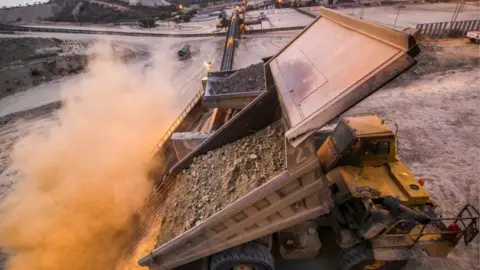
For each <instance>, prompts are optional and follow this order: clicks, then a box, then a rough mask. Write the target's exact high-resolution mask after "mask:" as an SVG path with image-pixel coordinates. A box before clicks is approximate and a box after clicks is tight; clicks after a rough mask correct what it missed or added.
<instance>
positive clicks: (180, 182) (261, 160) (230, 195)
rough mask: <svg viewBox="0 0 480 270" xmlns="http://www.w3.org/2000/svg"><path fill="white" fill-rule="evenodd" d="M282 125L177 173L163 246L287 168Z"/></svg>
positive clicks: (167, 208) (165, 214) (162, 235)
mask: <svg viewBox="0 0 480 270" xmlns="http://www.w3.org/2000/svg"><path fill="white" fill-rule="evenodd" d="M284 132H285V131H284V128H283V125H282V124H281V122H280V121H278V122H275V123H273V124H272V125H270V126H268V127H266V128H265V129H263V130H261V131H259V132H257V133H255V134H252V135H250V136H247V137H245V138H242V139H240V140H238V141H235V142H233V143H230V144H227V145H225V146H223V147H222V148H219V149H216V150H213V151H210V152H208V153H207V154H205V155H203V156H199V157H197V158H196V159H195V160H194V162H193V163H192V165H191V166H190V168H189V169H187V170H185V171H183V172H182V173H180V174H179V175H177V177H176V179H175V181H176V182H175V186H174V188H173V190H172V191H171V192H169V194H168V198H167V199H166V201H165V204H164V211H163V217H164V219H163V220H164V224H163V225H162V232H161V233H160V235H159V239H158V245H160V244H163V243H165V242H167V241H169V240H171V239H173V238H174V237H176V236H178V235H180V234H181V233H183V232H185V231H186V230H188V229H190V228H192V227H193V226H195V225H197V224H199V223H200V222H201V221H203V220H205V219H207V218H208V217H210V216H212V215H213V214H215V213H216V212H218V211H220V210H222V209H223V208H225V207H226V206H228V205H229V204H231V203H233V202H234V201H236V200H237V199H238V198H240V197H242V196H244V195H245V194H247V193H249V192H250V191H252V190H253V189H255V188H256V187H259V186H260V185H262V184H264V183H265V182H266V181H267V180H268V179H269V178H270V177H272V176H273V175H275V174H277V173H280V172H282V171H284V170H285V169H286V164H285V156H284Z"/></svg>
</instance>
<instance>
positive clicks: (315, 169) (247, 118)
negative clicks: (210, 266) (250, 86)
mask: <svg viewBox="0 0 480 270" xmlns="http://www.w3.org/2000/svg"><path fill="white" fill-rule="evenodd" d="M416 50H418V48H417V46H416V44H415V40H414V39H413V38H412V37H411V36H409V35H407V34H405V33H402V32H398V31H394V30H391V29H387V28H383V27H380V26H377V25H372V24H369V23H366V22H363V21H359V20H355V19H351V18H348V17H345V16H343V15H340V14H338V13H336V12H333V11H330V10H327V9H322V16H320V17H319V18H317V19H316V20H315V21H314V22H313V23H312V24H311V25H310V26H309V27H307V28H306V29H305V30H304V31H303V32H302V33H301V34H300V35H299V36H298V37H297V38H296V39H295V40H293V41H292V42H291V43H290V44H289V45H287V46H286V47H285V48H284V49H283V50H282V51H280V52H279V53H278V54H277V55H276V56H274V57H272V58H271V59H270V60H269V62H267V63H266V65H265V70H266V74H265V75H266V83H267V85H266V88H265V89H267V90H266V91H264V92H263V93H262V94H260V95H259V96H258V97H257V98H256V99H255V100H253V101H252V102H251V103H250V104H249V105H248V106H246V107H245V108H244V109H243V110H242V111H241V112H240V113H238V114H237V115H235V116H234V117H233V118H232V119H231V120H230V121H229V122H228V123H227V124H225V125H224V126H223V127H222V128H220V129H219V130H218V131H217V132H216V133H215V134H213V135H212V136H211V137H210V138H208V139H207V140H206V141H205V142H203V143H202V144H201V145H200V146H199V147H198V148H197V149H196V150H194V151H193V152H192V153H190V154H189V155H187V156H186V157H185V158H184V159H183V160H181V161H180V162H179V163H178V164H177V165H175V166H174V167H173V168H172V169H171V170H170V173H171V175H175V174H176V173H178V172H179V171H180V170H182V169H185V168H187V167H188V166H189V164H191V163H192V161H193V158H194V157H195V156H198V155H201V154H204V153H206V152H208V151H210V150H213V149H215V148H219V147H222V145H224V144H227V143H229V142H232V141H234V140H236V139H238V138H240V137H242V136H245V135H247V134H248V132H251V130H259V129H260V128H262V127H264V126H266V125H268V124H269V123H271V122H272V121H273V120H274V119H275V117H276V115H277V114H276V113H275V112H273V111H276V110H278V111H280V113H281V115H282V117H283V119H284V123H285V125H286V129H287V130H288V131H287V133H286V139H285V143H286V147H285V149H286V150H285V152H286V153H285V158H286V160H287V170H286V171H284V172H282V173H280V174H278V175H276V176H274V177H272V178H270V179H269V180H268V181H267V182H266V183H264V184H263V185H261V186H260V187H258V188H256V189H254V190H252V191H251V192H250V193H248V194H247V195H245V196H243V197H241V198H240V199H238V200H237V201H235V202H234V203H232V204H230V205H229V206H227V207H226V208H224V209H222V210H221V211H219V212H217V213H216V214H214V215H213V216H211V217H209V218H208V219H206V220H204V221H203V222H201V223H200V224H198V225H196V226H194V227H193V228H191V229H190V230H188V231H186V232H185V233H183V234H181V235H179V236H177V237H176V238H174V239H172V240H171V241H169V242H167V243H165V244H163V245H161V246H159V247H158V248H157V249H155V250H153V251H152V252H151V253H150V254H149V255H147V256H145V257H143V258H141V259H140V261H139V263H140V264H141V265H146V266H149V267H150V268H152V269H171V268H173V267H177V266H180V265H183V264H186V263H189V262H192V261H194V260H197V259H200V258H203V257H206V256H210V255H212V254H215V253H217V252H220V251H222V250H225V249H227V248H230V247H234V246H236V245H239V244H242V243H245V242H248V241H251V240H254V239H257V238H260V237H263V236H266V235H269V234H272V233H273V232H276V231H279V230H283V229H286V228H288V227H291V226H293V225H295V224H298V223H301V222H303V221H306V220H309V219H314V218H315V217H318V216H321V215H325V214H327V213H328V212H329V207H330V199H329V191H328V190H327V187H326V184H325V181H323V173H322V171H321V169H320V166H319V162H318V160H317V157H316V155H315V152H316V150H315V146H314V143H313V140H312V139H311V137H309V135H310V134H311V132H312V131H315V130H318V129H319V128H321V127H322V126H323V125H325V124H326V123H327V122H329V121H331V120H332V119H333V118H335V117H337V116H338V115H339V114H340V113H342V112H344V111H345V110H347V109H348V108H350V107H351V106H353V105H355V104H356V103H358V102H359V101H361V100H362V99H363V98H365V97H366V96H368V95H369V94H371V93H373V92H374V91H375V90H377V89H378V88H379V87H381V86H382V85H383V84H385V83H386V82H388V81H389V80H391V79H392V78H394V77H395V76H397V75H398V74H400V73H401V72H403V71H404V70H405V69H407V68H408V67H409V66H411V65H413V64H414V63H415V60H414V59H413V58H412V57H411V55H414V54H415V53H416ZM278 105H280V106H278ZM277 118H278V117H277ZM172 180H173V179H172V178H170V179H168V178H167V180H166V181H172ZM212 181H215V179H212ZM166 218H168V217H166Z"/></svg>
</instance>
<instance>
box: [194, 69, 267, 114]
mask: <svg viewBox="0 0 480 270" xmlns="http://www.w3.org/2000/svg"><path fill="white" fill-rule="evenodd" d="M265 89H266V85H265V69H264V64H263V63H258V64H255V65H251V66H249V67H246V68H242V69H239V70H235V71H233V70H231V71H219V72H209V73H208V79H207V84H206V87H205V93H204V96H203V100H202V104H203V105H204V106H205V107H210V108H225V109H243V108H244V107H245V106H247V105H248V104H249V103H250V102H252V101H253V100H254V99H255V98H256V97H257V96H259V95H260V94H261V93H262V92H263V91H265Z"/></svg>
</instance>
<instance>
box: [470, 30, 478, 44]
mask: <svg viewBox="0 0 480 270" xmlns="http://www.w3.org/2000/svg"><path fill="white" fill-rule="evenodd" d="M467 38H468V39H470V41H471V42H474V43H480V31H468V33H467Z"/></svg>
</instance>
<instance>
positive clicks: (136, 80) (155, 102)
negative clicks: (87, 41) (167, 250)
mask: <svg viewBox="0 0 480 270" xmlns="http://www.w3.org/2000/svg"><path fill="white" fill-rule="evenodd" d="M93 51H94V55H95V58H94V59H92V60H91V61H90V63H89V66H88V69H87V72H86V73H85V74H82V75H81V76H80V79H79V80H78V81H76V83H75V84H67V85H66V86H65V89H64V91H63V92H62V93H63V99H64V101H65V102H64V103H65V105H64V106H62V108H61V109H60V110H59V111H58V112H57V114H58V118H59V121H58V123H56V124H51V123H50V122H49V123H44V124H45V125H48V126H47V127H48V128H47V133H46V134H45V133H44V134H40V135H38V134H37V135H35V134H32V135H28V136H27V137H25V138H23V139H21V140H20V142H18V143H17V144H16V145H15V148H14V151H13V155H12V159H13V161H12V166H15V167H16V168H18V169H19V170H20V172H21V173H22V174H23V175H24V176H25V179H24V180H22V181H21V182H20V183H18V185H17V186H16V189H15V191H14V192H12V193H11V194H10V195H9V196H8V197H7V198H6V199H5V200H4V201H3V202H2V205H1V209H0V213H1V222H0V246H2V247H3V248H4V249H5V251H6V252H7V253H8V255H9V259H8V262H7V269H8V270H33V269H35V270H64V269H69V270H76V269H78V270H80V269H81V270H90V269H102V270H104V269H116V268H117V265H118V264H119V263H121V260H122V259H123V258H122V257H123V256H125V253H126V252H128V249H129V248H131V240H132V237H133V236H134V234H135V233H136V232H135V230H136V229H137V228H136V226H135V224H137V223H136V221H137V219H136V217H137V215H136V212H137V210H138V209H139V208H141V206H142V203H143V202H144V200H145V199H146V197H147V196H148V194H149V193H150V192H151V189H152V183H151V181H150V180H149V179H148V178H147V173H148V171H149V169H150V168H151V166H152V164H151V163H152V162H151V158H152V153H153V150H154V146H155V145H156V143H157V141H158V140H159V138H160V137H161V136H162V135H163V134H164V132H165V131H166V129H167V128H168V126H169V125H170V123H172V120H173V119H174V117H175V112H176V111H177V108H175V104H176V100H175V96H174V94H173V91H172V88H171V87H170V85H169V84H168V78H169V76H170V75H171V74H169V72H171V71H170V70H171V67H164V66H162V63H163V65H164V64H165V63H166V61H162V59H158V58H157V62H158V63H159V64H158V65H155V63H154V65H153V67H152V68H150V69H149V70H145V69H144V68H143V66H144V65H143V64H142V63H133V64H131V65H126V64H125V63H124V62H123V61H122V60H120V59H119V58H118V57H117V56H116V53H114V52H112V49H111V46H109V45H108V44H97V45H95V46H93ZM160 58H161V57H160ZM137 225H138V224H137ZM117 269H118V268H117Z"/></svg>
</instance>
